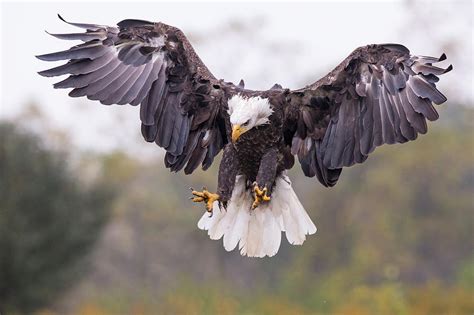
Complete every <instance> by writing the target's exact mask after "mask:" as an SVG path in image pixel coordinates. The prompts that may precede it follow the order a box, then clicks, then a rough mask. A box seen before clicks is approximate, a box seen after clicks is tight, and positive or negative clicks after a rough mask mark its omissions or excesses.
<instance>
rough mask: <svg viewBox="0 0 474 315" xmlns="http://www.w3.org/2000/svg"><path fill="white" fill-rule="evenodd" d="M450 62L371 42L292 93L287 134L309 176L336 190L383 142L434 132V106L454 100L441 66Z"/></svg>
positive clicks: (409, 138)
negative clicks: (442, 85) (445, 90)
mask: <svg viewBox="0 0 474 315" xmlns="http://www.w3.org/2000/svg"><path fill="white" fill-rule="evenodd" d="M444 59H446V56H445V55H444V54H443V55H442V56H441V57H440V58H433V57H425V56H413V55H410V52H409V50H408V49H407V48H406V47H404V46H402V45H397V44H383V45H369V46H366V47H361V48H358V49H356V50H355V51H354V52H352V53H351V54H350V55H349V57H347V58H346V59H345V60H344V61H343V62H342V63H341V64H339V65H338V66H337V67H336V68H335V69H334V70H333V71H331V72H330V73H329V74H328V75H326V76H325V77H323V78H322V79H320V80H319V81H317V82H315V83H313V84H311V85H309V86H307V87H305V88H303V89H300V90H296V91H292V92H290V93H289V106H288V107H287V110H286V112H287V120H288V122H287V123H286V126H287V129H288V130H286V131H285V134H286V135H287V134H291V135H293V137H292V138H291V146H292V153H293V154H297V155H298V158H299V160H300V163H301V167H302V169H303V171H304V173H305V175H307V176H311V177H312V176H315V175H316V176H317V177H318V179H319V181H320V182H321V183H322V184H323V185H325V186H333V185H334V184H335V183H336V182H337V179H338V178H339V174H340V173H341V170H342V168H343V167H344V166H351V165H353V164H355V163H362V162H364V161H365V160H366V159H367V156H368V155H369V154H370V153H371V152H373V151H374V149H375V148H376V147H377V146H380V145H382V144H393V143H404V142H407V141H409V140H414V139H416V137H417V135H418V133H422V134H424V133H426V132H427V125H426V119H428V120H430V121H433V120H436V119H437V118H438V113H437V112H436V110H435V108H434V107H433V105H432V103H435V104H441V103H443V102H445V101H446V97H445V96H444V95H443V94H442V93H441V92H439V91H438V90H437V89H436V85H435V83H436V82H437V81H438V77H437V76H438V75H441V74H444V73H446V72H448V71H450V70H451V69H452V66H449V67H448V68H447V69H443V68H439V67H436V66H433V63H436V62H439V61H442V60H444Z"/></svg>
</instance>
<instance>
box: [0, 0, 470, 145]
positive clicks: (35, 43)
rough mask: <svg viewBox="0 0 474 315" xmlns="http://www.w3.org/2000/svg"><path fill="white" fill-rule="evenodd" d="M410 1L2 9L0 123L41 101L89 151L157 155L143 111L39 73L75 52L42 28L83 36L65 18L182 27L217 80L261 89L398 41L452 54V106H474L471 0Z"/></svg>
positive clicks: (306, 79)
mask: <svg viewBox="0 0 474 315" xmlns="http://www.w3.org/2000/svg"><path fill="white" fill-rule="evenodd" d="M410 3H412V5H407V3H405V2H403V1H383V2H374V1H366V2H361V1H327V2H324V1H318V2H315V3H310V2H302V3H298V2H293V1H292V2H277V3H272V2H265V3H259V4H254V3H250V2H241V3H221V2H208V3H198V2H196V1H193V2H192V3H184V2H176V1H174V2H172V3H165V2H156V1H154V2H144V3H141V2H128V3H127V2H119V3H116V2H80V3H79V2H70V1H67V2H66V1H64V2H18V1H14V2H3V3H2V4H1V11H2V12H1V28H2V29H1V49H0V59H1V68H2V70H1V82H0V87H1V90H0V94H1V112H0V117H2V118H11V117H15V116H16V115H18V114H19V113H21V112H22V111H24V109H25V107H26V106H27V104H28V103H29V102H31V101H35V102H37V103H38V105H40V106H41V108H42V110H43V111H44V113H45V115H46V117H47V118H48V119H49V120H50V121H51V125H52V126H53V127H54V128H65V129H68V131H69V133H70V135H71V137H72V142H73V143H74V144H76V145H78V146H80V147H82V148H86V149H93V150H101V151H102V150H110V149H114V148H120V149H123V148H125V147H128V148H129V150H130V149H131V150H138V151H140V152H142V150H144V151H146V152H152V150H153V149H155V147H154V146H153V145H146V144H144V143H143V142H141V141H140V140H139V126H140V124H139V119H138V108H132V107H129V106H122V107H118V106H112V107H109V106H103V105H100V104H99V103H97V102H93V101H89V100H87V99H85V98H80V99H71V98H69V97H68V96H67V90H54V89H53V88H52V86H51V85H52V84H53V83H54V82H57V81H59V80H60V79H59V80H58V79H57V78H56V79H54V78H53V79H50V78H43V77H40V76H39V75H37V74H36V72H37V71H40V70H43V69H46V68H48V66H52V65H53V64H47V63H45V62H42V61H39V60H37V59H36V58H34V55H37V54H42V53H47V52H53V51H57V50H63V49H67V48H68V47H69V45H70V44H71V42H65V41H60V40H57V39H55V38H53V37H51V36H48V35H47V34H46V33H45V32H44V30H48V31H51V32H56V33H65V32H71V31H76V30H77V29H76V30H75V29H74V27H72V26H69V25H66V24H64V23H63V22H61V21H60V20H58V19H57V17H56V14H57V13H61V14H62V15H63V16H64V17H65V18H66V19H68V20H71V21H75V22H92V23H99V24H108V25H115V24H116V23H117V22H119V21H120V20H122V19H126V18H138V19H145V20H150V21H162V22H165V23H167V24H171V25H174V26H177V27H179V28H181V29H182V30H183V31H184V32H185V33H186V34H188V35H189V37H190V40H191V42H192V43H193V45H194V47H195V49H196V51H197V52H198V54H199V55H200V56H201V58H202V59H203V61H204V62H205V63H206V64H207V66H208V67H209V69H210V70H211V71H212V72H213V73H214V74H215V76H216V77H218V78H223V79H225V80H227V81H234V82H238V81H239V80H240V79H241V78H243V79H244V80H245V81H246V85H247V87H249V88H255V89H266V88H269V87H270V86H271V85H273V84H274V83H280V84H282V85H283V86H285V87H289V88H297V87H301V86H304V85H305V84H308V83H310V82H311V81H315V80H316V79H318V77H319V76H322V75H323V74H324V73H326V72H328V71H330V70H331V69H332V68H333V67H334V66H335V65H337V63H338V62H340V61H342V60H343V59H344V58H345V57H346V56H347V55H348V54H349V53H350V52H351V51H352V50H353V49H354V48H356V47H358V46H361V45H366V44H369V43H384V42H398V43H401V44H404V45H406V46H407V47H408V48H409V49H410V50H411V51H412V53H414V54H422V55H432V56H438V55H440V54H441V53H442V52H446V53H447V54H448V58H449V59H450V60H449V61H450V62H451V63H453V65H454V67H455V71H453V72H451V73H450V74H448V75H446V76H443V78H442V79H441V83H440V88H441V89H442V90H444V91H445V92H446V94H447V95H448V98H450V99H451V100H456V101H460V102H463V103H466V104H470V103H472V55H473V51H472V28H473V26H472V2H471V1H449V2H447V1H429V2H410ZM410 10H415V11H414V12H416V13H411V12H410ZM152 154H153V153H152Z"/></svg>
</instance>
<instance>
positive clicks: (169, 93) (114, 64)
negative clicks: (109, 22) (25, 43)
mask: <svg viewBox="0 0 474 315" xmlns="http://www.w3.org/2000/svg"><path fill="white" fill-rule="evenodd" d="M60 18H61V17H60ZM61 19H62V18H61ZM62 20H63V19H62ZM63 21H64V20H63ZM65 22H66V21H65ZM66 23H69V24H71V25H74V26H77V27H80V28H84V29H86V30H87V31H86V32H85V33H72V34H51V35H53V36H55V37H57V38H60V39H66V40H81V41H83V42H84V43H82V44H79V45H76V46H73V47H72V48H70V49H68V50H65V51H60V52H56V53H51V54H46V55H41V56H37V57H38V58H39V59H41V60H45V61H57V60H69V61H68V62H67V63H66V64H64V65H61V66H58V67H55V68H52V69H48V70H45V71H41V72H40V74H41V75H42V76H46V77H52V76H59V75H64V74H69V75H70V76H69V77H68V78H66V79H65V80H63V81H61V82H58V83H56V84H55V85H54V87H55V88H72V89H73V90H72V91H71V92H70V93H69V95H70V96H72V97H79V96H87V98H89V99H91V100H98V101H100V102H101V103H102V104H106V105H110V104H119V105H123V104H131V105H134V106H135V105H138V104H140V120H141V123H142V128H141V130H142V134H143V137H144V138H145V140H146V141H149V142H156V144H158V145H159V146H161V147H163V148H164V149H165V150H166V151H167V153H166V156H165V164H166V166H167V167H169V168H170V169H171V170H173V171H179V170H181V169H182V168H183V167H184V171H185V173H187V174H188V173H191V172H193V171H194V170H195V169H196V168H197V167H198V166H199V164H202V167H203V168H204V169H206V168H207V167H209V166H210V165H211V163H212V161H213V159H214V157H215V156H216V155H217V154H218V153H219V151H220V150H221V149H222V147H223V146H224V144H225V143H227V141H228V136H229V131H228V130H227V129H228V128H229V127H228V124H229V123H228V120H229V118H228V114H227V110H226V107H227V105H226V104H227V98H226V96H225V91H224V90H223V89H222V82H221V81H218V80H217V79H216V78H215V77H214V76H213V75H212V74H211V72H210V71H209V70H208V69H207V67H206V66H205V65H204V64H203V62H202V61H201V60H200V59H199V57H198V56H197V54H196V53H195V52H194V49H193V48H192V46H191V44H190V43H189V41H188V40H187V39H186V37H185V35H184V34H183V33H182V32H181V30H179V29H177V28H175V27H173V26H169V25H166V24H163V23H152V22H147V21H141V20H124V21H122V22H120V23H118V25H117V27H109V26H104V25H96V24H82V23H70V22H66Z"/></svg>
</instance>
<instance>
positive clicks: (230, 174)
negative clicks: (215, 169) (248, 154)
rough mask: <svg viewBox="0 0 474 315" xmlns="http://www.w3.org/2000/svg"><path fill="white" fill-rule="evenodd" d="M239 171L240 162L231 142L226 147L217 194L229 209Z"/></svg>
mask: <svg viewBox="0 0 474 315" xmlns="http://www.w3.org/2000/svg"><path fill="white" fill-rule="evenodd" d="M238 171H239V161H238V159H237V152H236V150H235V148H234V146H233V145H232V144H231V143H230V142H229V143H228V144H227V145H226V146H225V147H224V153H223V155H222V160H221V164H220V165H219V176H218V179H217V193H218V194H219V196H220V197H221V198H220V202H221V203H222V205H223V206H224V208H225V207H227V202H228V201H229V200H230V198H231V197H232V191H233V190H234V186H235V179H236V177H237V173H238Z"/></svg>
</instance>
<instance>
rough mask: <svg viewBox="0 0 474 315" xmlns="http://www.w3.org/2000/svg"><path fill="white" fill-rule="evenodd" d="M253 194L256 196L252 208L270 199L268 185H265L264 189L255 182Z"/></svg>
mask: <svg viewBox="0 0 474 315" xmlns="http://www.w3.org/2000/svg"><path fill="white" fill-rule="evenodd" d="M253 192H254V194H253V196H254V202H253V204H252V209H255V208H257V207H258V206H259V205H260V203H262V202H265V201H270V199H271V198H270V196H267V187H264V188H263V189H262V190H260V188H259V187H258V185H257V184H256V183H255V184H254V187H253Z"/></svg>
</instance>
